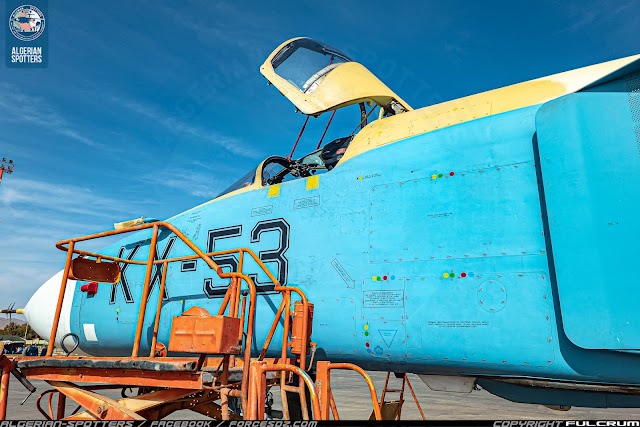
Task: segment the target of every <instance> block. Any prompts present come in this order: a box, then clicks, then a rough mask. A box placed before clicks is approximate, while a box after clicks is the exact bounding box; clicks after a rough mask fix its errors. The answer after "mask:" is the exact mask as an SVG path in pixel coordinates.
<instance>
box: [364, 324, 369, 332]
mask: <svg viewBox="0 0 640 427" xmlns="http://www.w3.org/2000/svg"><path fill="white" fill-rule="evenodd" d="M364 330H365V331H368V330H369V324H368V323H367V324H366V325H364Z"/></svg>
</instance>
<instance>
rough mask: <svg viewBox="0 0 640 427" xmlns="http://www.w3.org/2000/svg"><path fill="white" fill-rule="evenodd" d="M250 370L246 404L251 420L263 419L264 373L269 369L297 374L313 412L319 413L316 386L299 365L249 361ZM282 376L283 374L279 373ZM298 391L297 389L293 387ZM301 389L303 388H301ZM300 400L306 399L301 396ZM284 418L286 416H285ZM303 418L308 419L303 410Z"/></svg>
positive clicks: (306, 413) (264, 397)
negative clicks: (247, 402)
mask: <svg viewBox="0 0 640 427" xmlns="http://www.w3.org/2000/svg"><path fill="white" fill-rule="evenodd" d="M250 371H251V382H250V384H251V388H250V390H249V406H248V415H249V419H251V420H262V419H264V405H263V404H262V403H263V402H264V401H265V399H266V373H267V372H270V371H276V372H281V374H283V373H284V372H291V373H293V374H295V375H297V376H298V377H299V378H300V379H301V380H302V381H301V382H302V383H303V387H306V390H307V391H308V392H309V396H310V398H311V406H312V408H313V413H314V414H320V413H321V412H320V403H319V400H318V395H317V394H316V388H315V386H314V384H313V381H312V380H311V377H309V374H307V372H306V371H305V370H304V369H302V368H301V367H298V366H295V365H290V364H287V363H278V364H275V365H268V364H267V363H265V362H264V361H255V362H252V363H251V366H250ZM281 377H284V375H281ZM295 390H296V391H298V389H297V388H296V389H295ZM303 390H305V389H304V388H303ZM302 401H303V402H305V401H306V399H304V398H302ZM283 405H284V401H283ZM285 418H288V417H286V416H285ZM303 418H304V419H305V420H308V419H309V418H310V417H309V414H308V412H305V411H303Z"/></svg>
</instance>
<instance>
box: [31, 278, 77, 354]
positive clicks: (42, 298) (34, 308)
mask: <svg viewBox="0 0 640 427" xmlns="http://www.w3.org/2000/svg"><path fill="white" fill-rule="evenodd" d="M63 273H64V272H63V271H60V272H58V274H56V275H54V276H53V277H51V278H50V279H49V280H47V281H46V282H45V283H44V284H43V285H42V286H40V288H38V290H37V291H36V292H35V293H34V294H33V296H32V297H31V299H30V300H29V302H28V303H27V305H26V307H25V308H24V316H25V317H26V318H27V322H28V323H29V326H30V327H31V328H32V329H33V330H34V331H36V333H37V334H38V335H40V337H42V338H43V339H45V340H48V339H49V336H50V334H51V327H52V326H53V317H54V316H55V313H56V304H57V302H58V295H59V293H60V286H61V284H62V276H63ZM75 288H76V281H75V280H67V288H66V290H65V296H64V303H63V304H62V311H61V312H60V323H59V324H58V332H57V333H56V341H55V344H56V346H59V345H60V339H61V338H62V337H63V336H64V335H66V334H68V333H69V332H71V303H72V301H73V293H74V291H75ZM65 343H66V341H65Z"/></svg>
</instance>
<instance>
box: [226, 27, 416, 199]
mask: <svg viewBox="0 0 640 427" xmlns="http://www.w3.org/2000/svg"><path fill="white" fill-rule="evenodd" d="M260 71H261V73H262V74H263V75H264V76H265V78H266V79H267V80H268V81H269V83H270V84H272V85H273V86H275V87H276V88H277V89H278V90H279V91H280V93H282V94H283V95H284V96H285V97H287V98H288V99H289V100H290V101H291V102H292V103H293V104H294V105H295V107H296V109H297V111H299V112H301V113H303V114H304V115H306V119H305V122H304V124H303V126H302V129H301V130H300V133H299V135H298V138H297V139H296V141H295V143H294V145H293V148H292V150H291V153H290V154H289V155H288V156H287V157H281V156H270V157H268V158H267V159H265V160H264V161H263V162H262V163H261V164H260V165H258V167H257V168H256V169H255V170H252V171H251V172H249V173H248V174H246V175H245V176H243V177H242V178H241V179H240V180H238V181H237V182H235V183H234V184H233V185H231V186H230V187H229V188H227V189H226V190H225V191H223V192H222V193H221V194H220V195H219V196H218V197H221V196H224V195H226V194H228V193H231V192H234V191H237V190H240V189H243V188H247V187H251V188H262V187H266V186H269V185H274V184H280V183H282V182H286V181H290V180H293V179H297V178H304V177H309V176H312V175H316V174H320V173H325V172H328V171H331V170H332V169H333V168H335V167H336V166H337V165H338V163H339V162H340V160H341V159H342V157H343V156H344V154H345V152H346V151H347V150H348V148H349V146H350V144H351V142H352V141H353V140H354V137H355V136H356V133H357V132H358V130H360V129H362V128H364V127H365V126H366V125H367V123H368V122H369V117H370V116H371V114H372V113H373V112H374V110H377V109H379V110H378V111H379V112H378V116H377V118H378V119H383V118H385V117H388V116H392V115H396V114H401V113H403V112H406V111H410V110H411V107H410V106H409V105H407V104H406V103H405V102H404V101H403V100H402V99H400V98H399V97H398V96H397V95H396V94H395V93H393V92H392V91H391V90H390V89H389V88H388V87H387V86H385V85H384V83H382V82H381V81H380V80H379V79H378V78H377V77H375V76H374V75H373V74H372V73H371V72H370V71H369V70H368V69H367V68H365V67H364V66H363V65H361V64H359V63H357V62H355V61H353V60H352V59H351V58H349V56H347V55H346V54H345V53H343V52H341V51H339V50H337V49H334V48H332V47H330V46H328V45H326V44H324V43H320V42H317V41H315V40H312V39H309V38H296V39H292V40H289V41H287V42H285V43H283V44H282V45H280V46H279V47H278V48H277V49H276V50H274V51H273V52H272V53H271V55H270V56H269V57H268V58H267V60H266V61H265V62H264V64H263V65H262V67H261V68H260ZM356 105H357V106H359V111H360V114H359V118H360V120H359V122H356V123H354V124H355V125H356V126H355V129H353V131H352V132H351V133H348V134H347V132H348V131H345V134H346V136H342V137H339V138H336V139H334V140H332V141H331V142H329V143H325V144H323V141H324V138H325V135H326V134H327V130H328V129H329V126H331V123H332V121H333V119H334V116H335V114H336V111H338V110H340V109H344V108H346V107H349V106H356ZM354 108H355V107H354ZM324 113H327V114H330V117H329V120H328V122H327V125H326V127H325V129H324V132H323V133H322V136H321V137H320V140H319V142H318V143H317V146H316V147H315V149H314V150H313V151H312V152H311V153H309V154H306V155H305V156H303V157H300V158H298V159H295V160H294V159H293V156H294V154H295V151H296V148H297V146H298V143H299V142H300V138H301V136H302V135H303V133H304V131H305V128H306V126H307V123H308V121H309V118H311V117H314V118H317V117H319V116H321V115H323V114H324Z"/></svg>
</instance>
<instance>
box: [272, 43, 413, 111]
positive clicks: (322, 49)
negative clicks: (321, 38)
mask: <svg viewBox="0 0 640 427" xmlns="http://www.w3.org/2000/svg"><path fill="white" fill-rule="evenodd" d="M260 72H261V73H262V75H263V76H265V77H266V79H267V80H269V82H270V83H272V84H273V85H274V86H275V87H276V88H277V89H278V90H279V91H280V92H281V93H282V94H283V95H284V96H286V97H287V98H288V99H289V100H290V101H291V102H292V103H293V105H295V106H296V108H298V110H300V111H301V112H303V113H304V114H308V115H314V116H316V115H319V114H322V113H324V112H326V111H330V110H335V109H338V108H342V107H346V106H349V105H353V104H358V103H362V102H374V103H376V104H378V105H379V106H380V107H381V108H382V109H384V110H385V112H386V113H387V114H397V113H401V112H404V111H409V110H411V107H410V106H409V105H408V104H407V103H406V102H404V101H403V100H402V99H400V97H398V95H396V94H395V93H394V92H393V91H392V90H391V89H389V88H388V87H387V86H386V85H385V84H384V83H382V82H381V81H380V80H379V79H378V78H377V77H376V76H374V75H373V73H371V72H370V71H369V70H368V69H367V68H366V67H364V66H363V65H362V64H359V63H358V62H355V61H353V60H352V59H351V58H349V57H348V56H347V55H346V54H344V53H342V52H340V51H339V50H337V49H334V48H332V47H330V46H328V45H326V44H324V43H320V42H317V41H315V40H312V39H309V38H306V37H300V38H295V39H291V40H289V41H286V42H284V43H283V44H281V45H280V46H278V48H277V49H276V50H274V51H273V52H272V53H271V55H269V57H268V58H267V60H266V61H265V62H264V64H262V67H260Z"/></svg>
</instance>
